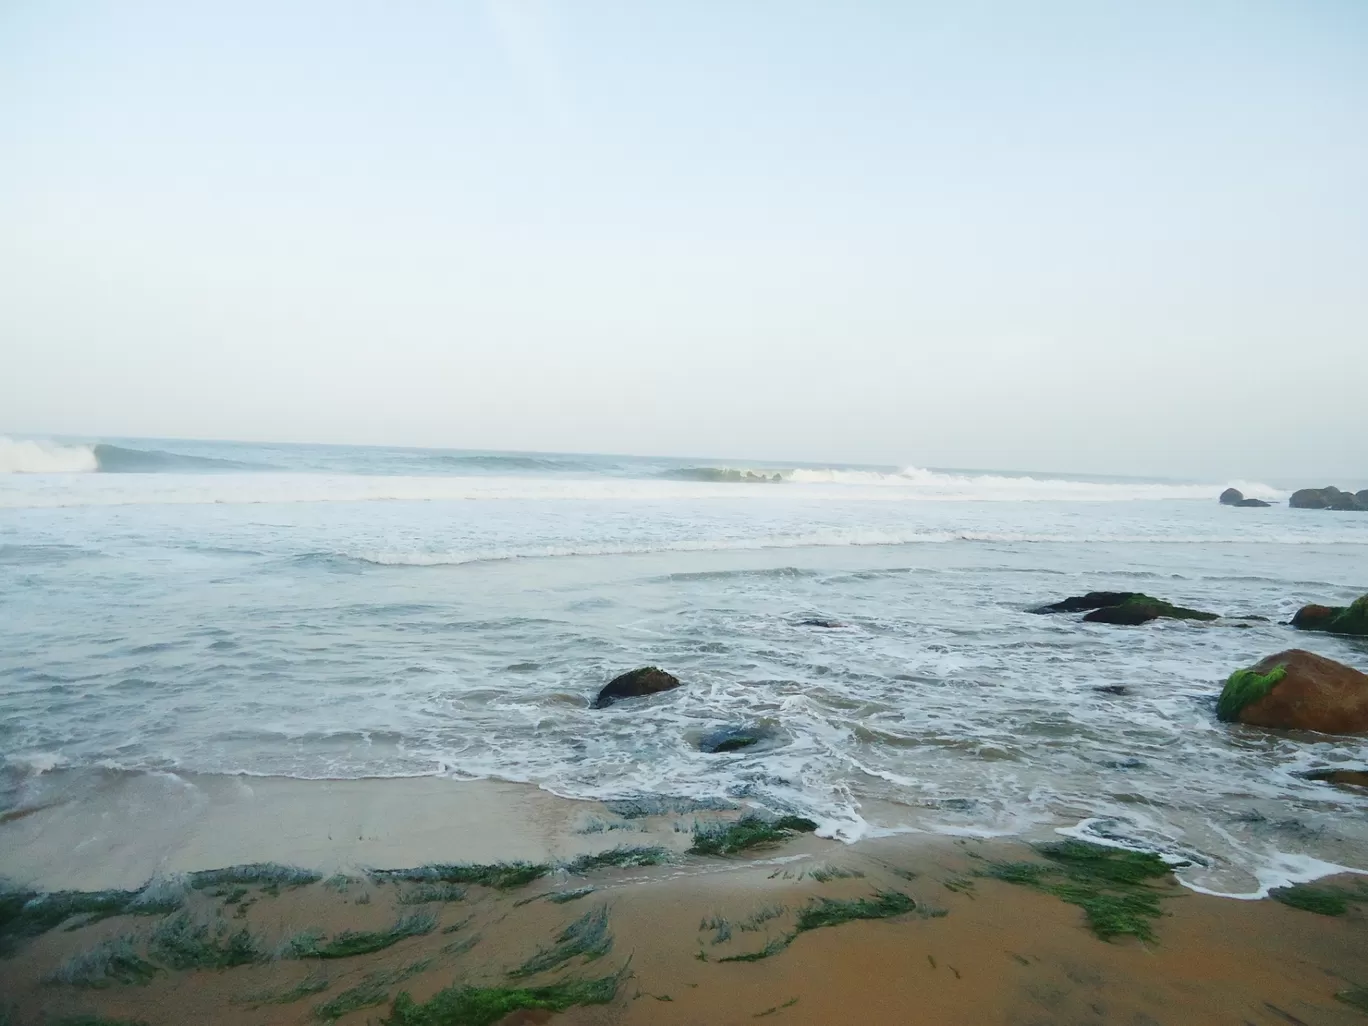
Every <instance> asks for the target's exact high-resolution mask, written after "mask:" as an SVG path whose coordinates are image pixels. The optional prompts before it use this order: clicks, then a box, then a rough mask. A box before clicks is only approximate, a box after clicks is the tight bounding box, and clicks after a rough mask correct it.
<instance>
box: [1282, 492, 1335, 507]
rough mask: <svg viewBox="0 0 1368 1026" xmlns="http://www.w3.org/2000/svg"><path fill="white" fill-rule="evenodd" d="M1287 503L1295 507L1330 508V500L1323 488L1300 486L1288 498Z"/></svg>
mask: <svg viewBox="0 0 1368 1026" xmlns="http://www.w3.org/2000/svg"><path fill="white" fill-rule="evenodd" d="M1287 504H1288V505H1289V506H1291V507H1292V508H1293V509H1329V508H1330V500H1329V499H1328V498H1326V495H1325V491H1324V489H1321V488H1298V489H1297V490H1296V491H1295V492H1293V493H1292V497H1291V498H1290V499H1288V500H1287Z"/></svg>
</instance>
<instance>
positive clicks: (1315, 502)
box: [1287, 485, 1368, 513]
mask: <svg viewBox="0 0 1368 1026" xmlns="http://www.w3.org/2000/svg"><path fill="white" fill-rule="evenodd" d="M1366 496H1368V488H1365V489H1364V490H1363V491H1361V492H1358V493H1353V492H1344V491H1341V490H1340V489H1338V488H1336V487H1335V486H1334V485H1326V486H1325V487H1324V488H1299V489H1297V490H1296V491H1295V492H1293V493H1292V497H1291V498H1290V499H1288V500H1287V504H1288V505H1289V506H1291V507H1292V508H1293V509H1333V510H1339V511H1341V512H1356V513H1361V512H1368V499H1365V497H1366Z"/></svg>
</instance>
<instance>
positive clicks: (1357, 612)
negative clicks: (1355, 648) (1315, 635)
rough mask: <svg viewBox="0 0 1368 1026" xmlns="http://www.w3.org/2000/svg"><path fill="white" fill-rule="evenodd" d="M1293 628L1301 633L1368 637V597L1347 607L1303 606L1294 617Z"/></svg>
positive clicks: (1365, 596)
mask: <svg viewBox="0 0 1368 1026" xmlns="http://www.w3.org/2000/svg"><path fill="white" fill-rule="evenodd" d="M1292 626H1293V627H1295V628H1296V629H1297V630H1299V631H1325V632H1326V633H1327V634H1357V635H1359V636H1360V637H1368V595H1363V596H1360V597H1359V598H1357V599H1355V600H1354V601H1353V602H1351V603H1350V604H1349V605H1347V606H1318V605H1314V604H1313V605H1309V606H1302V607H1301V608H1300V609H1298V610H1297V614H1296V615H1295V616H1294V617H1292Z"/></svg>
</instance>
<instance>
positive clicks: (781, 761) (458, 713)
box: [0, 439, 1368, 894]
mask: <svg viewBox="0 0 1368 1026" xmlns="http://www.w3.org/2000/svg"><path fill="white" fill-rule="evenodd" d="M1231 483H1234V484H1235V485H1236V486H1237V487H1240V488H1241V489H1242V490H1244V491H1245V493H1246V494H1247V495H1251V496H1255V497H1262V498H1267V499H1270V500H1278V499H1283V498H1285V497H1286V492H1285V491H1283V490H1281V489H1280V488H1278V487H1275V486H1270V485H1267V484H1262V483H1259V482H1225V481H1211V482H1183V481H1164V480H1137V479H1129V478H1119V477H1096V476H1093V477H1087V476H1076V475H1059V474H1022V473H1006V472H980V471H940V470H929V469H920V468H898V467H867V466H846V465H839V466H838V465H826V464H815V463H814V464H794V463H781V462H763V461H760V462H746V461H722V460H706V459H697V460H684V459H673V458H670V459H666V458H646V457H624V456H606V455H565V454H553V453H499V452H469V451H459V450H436V449H417V448H375V447H352V446H320V445H287V444H248V443H228V442H212V443H211V442H189V441H173V440H160V441H147V440H121V439H107V440H85V441H82V442H73V441H64V442H49V441H23V440H15V439H3V440H0V753H3V760H4V771H3V774H4V775H3V780H2V781H0V786H3V794H0V799H3V804H4V805H6V806H9V807H13V806H15V805H16V804H21V803H23V804H33V803H41V802H42V800H43V797H44V788H45V787H46V786H47V781H48V780H50V779H52V778H53V776H54V774H55V772H56V771H59V770H60V771H63V772H64V773H65V774H66V777H65V778H64V779H65V780H66V781H67V782H68V783H66V784H64V785H63V786H64V787H65V786H69V780H70V778H71V776H70V775H71V774H72V773H78V774H80V773H84V774H88V776H89V781H90V784H89V786H90V787H92V788H94V787H98V786H99V781H100V780H102V779H106V778H107V777H108V776H109V775H110V774H151V773H155V774H174V775H203V774H248V775H280V776H290V777H300V778H339V777H340V778H353V777H357V778H359V777H404V776H449V777H455V778H467V779H468V778H496V779H502V780H509V781H524V782H530V783H533V784H536V785H537V786H539V787H541V788H544V789H546V790H547V791H550V792H553V793H555V794H557V795H561V796H565V797H570V798H600V799H602V798H610V799H611V798H622V797H628V796H638V795H643V794H648V795H672V796H684V797H689V798H692V799H708V800H716V801H718V802H719V803H721V802H728V803H748V804H753V805H756V806H760V807H764V808H769V809H773V810H775V811H784V812H797V813H802V814H805V815H808V816H811V817H812V818H814V819H816V820H817V821H818V822H819V823H820V824H821V828H822V832H823V833H825V834H827V835H830V836H836V837H839V838H842V839H845V840H856V839H858V838H861V837H865V836H871V835H879V834H889V833H898V832H911V831H925V832H936V833H949V834H967V835H979V836H988V835H999V834H1002V835H1006V834H1024V835H1028V836H1029V835H1031V834H1032V833H1039V832H1041V831H1065V832H1068V833H1073V834H1076V835H1079V836H1087V837H1092V838H1095V839H1102V840H1108V841H1112V842H1115V843H1123V844H1132V845H1138V846H1143V847H1148V848H1154V849H1157V850H1160V851H1163V852H1166V853H1169V854H1172V855H1174V856H1176V857H1181V858H1184V859H1187V860H1189V861H1190V862H1191V863H1192V864H1191V865H1190V866H1188V867H1187V868H1185V869H1183V870H1182V871H1181V875H1182V877H1183V879H1184V880H1185V882H1187V883H1188V884H1189V885H1190V886H1194V887H1197V888H1200V889H1207V890H1212V891H1215V892H1219V893H1237V894H1246V893H1256V892H1258V891H1260V890H1265V889H1266V888H1267V887H1268V886H1270V885H1272V884H1274V883H1277V882H1280V881H1283V880H1288V879H1305V878H1310V877H1314V876H1315V875H1318V874H1319V873H1321V872H1324V871H1325V869H1326V867H1328V866H1348V867H1351V868H1358V869H1368V815H1366V814H1368V796H1365V795H1363V794H1362V793H1355V792H1352V791H1350V790H1349V789H1345V788H1337V787H1334V786H1332V785H1329V784H1325V783H1321V782H1317V781H1314V780H1311V779H1308V777H1307V774H1308V773H1310V772H1312V771H1315V770H1317V769H1324V768H1330V767H1337V766H1342V767H1358V768H1362V767H1364V766H1365V765H1368V745H1366V744H1365V743H1364V741H1363V740H1355V739H1352V738H1334V737H1324V736H1316V735H1310V734H1306V735H1285V734H1279V733H1271V732H1266V731H1260V730H1255V729H1251V728H1244V727H1231V726H1228V725H1225V724H1221V723H1218V722H1217V720H1216V718H1215V713H1214V707H1215V698H1216V695H1217V694H1218V692H1219V690H1220V686H1221V684H1222V682H1223V681H1224V679H1225V678H1226V676H1227V675H1228V674H1229V673H1230V672H1231V671H1232V670H1235V669H1237V668H1240V667H1242V666H1246V665H1248V664H1250V663H1252V662H1254V661H1255V660H1257V659H1259V658H1261V657H1262V656H1265V655H1268V654H1271V653H1273V652H1276V651H1279V650H1281V649H1285V648H1291V647H1302V648H1307V649H1310V650H1313V651H1316V652H1319V653H1321V654H1324V655H1327V656H1330V657H1332V658H1336V659H1339V660H1341V661H1344V662H1348V663H1351V664H1354V665H1357V666H1360V667H1365V666H1368V643H1365V642H1364V641H1363V640H1362V639H1349V638H1337V637H1331V636H1325V635H1305V634H1294V632H1292V631H1291V630H1290V629H1289V628H1288V627H1286V626H1285V621H1286V620H1287V619H1288V618H1289V616H1290V615H1291V614H1292V612H1293V611H1295V610H1296V609H1297V607H1298V606H1300V605H1302V604H1304V603H1307V602H1312V601H1316V602H1325V603H1343V602H1346V601H1348V600H1351V599H1353V598H1354V597H1356V596H1357V595H1359V594H1362V593H1363V592H1365V591H1368V515H1355V514H1352V513H1331V512H1322V511H1305V510H1293V509H1289V508H1287V507H1286V506H1285V505H1283V504H1275V505H1274V506H1272V507H1271V508H1267V509H1235V508H1229V507H1222V506H1220V505H1218V504H1217V501H1216V497H1217V495H1218V494H1219V492H1220V491H1221V489H1222V488H1224V487H1225V486H1226V485H1227V484H1231ZM1340 483H1341V484H1351V485H1361V484H1362V482H1340ZM1101 589H1114V590H1138V591H1145V592H1149V593H1152V594H1156V595H1159V596H1161V597H1163V598H1167V599H1169V600H1171V601H1174V602H1177V603H1180V604H1182V605H1188V606H1195V607H1198V608H1203V609H1209V610H1212V611H1214V612H1218V613H1221V614H1223V615H1225V616H1228V617H1265V618H1267V619H1265V620H1253V621H1243V622H1242V624H1240V625H1237V623H1236V621H1234V620H1223V621H1218V622H1216V623H1211V624H1200V623H1186V622H1176V621H1174V622H1159V623H1154V624H1149V625H1146V626H1144V627H1140V628H1124V627H1114V626H1107V625H1092V624H1084V623H1081V622H1079V620H1078V619H1077V618H1075V617H1071V616H1039V615H1035V614H1033V613H1031V612H1030V610H1031V609H1032V608H1033V607H1035V606H1039V605H1041V604H1044V603H1047V602H1052V601H1055V600H1057V599H1060V598H1063V597H1065V596H1068V595H1073V594H1080V593H1082V592H1086V591H1092V590H1101ZM811 619H821V620H829V621H832V622H835V623H836V624H838V626H834V627H819V626H813V625H811V624H808V623H804V621H806V620H811ZM648 664H650V665H658V666H661V667H663V668H665V669H668V670H669V671H671V672H672V673H674V674H676V675H677V676H679V677H680V678H681V679H682V680H683V681H684V682H685V686H684V687H682V688H680V689H678V690H676V691H673V692H670V693H668V694H664V695H659V696H656V697H653V698H650V699H645V700H640V701H632V702H626V703H622V704H619V705H616V706H614V707H612V708H610V709H606V710H593V709H591V708H590V707H589V703H590V701H591V700H592V698H593V697H594V695H595V693H596V692H597V690H598V688H600V687H601V686H602V685H603V684H604V683H605V682H606V681H607V680H609V679H610V678H611V677H612V676H614V675H616V674H617V673H620V672H622V671H624V670H628V669H631V668H633V667H636V666H641V665H648ZM737 725H747V726H752V727H758V728H762V729H763V730H764V731H765V733H766V735H767V737H766V740H764V741H763V742H761V743H760V744H758V745H756V746H755V747H753V748H749V749H744V750H741V751H737V752H732V753H725V754H708V753H705V752H702V751H700V750H699V747H698V741H699V739H700V738H701V737H702V736H703V735H705V734H707V733H708V732H710V731H712V730H715V729H717V728H719V727H724V726H737Z"/></svg>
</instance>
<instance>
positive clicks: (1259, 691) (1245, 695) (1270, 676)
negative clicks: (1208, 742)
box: [1216, 666, 1287, 723]
mask: <svg viewBox="0 0 1368 1026" xmlns="http://www.w3.org/2000/svg"><path fill="white" fill-rule="evenodd" d="M1286 676H1287V667H1286V666H1275V667H1273V669H1271V670H1269V671H1268V672H1267V673H1260V672H1259V671H1258V670H1256V669H1253V668H1250V669H1244V670H1236V671H1235V672H1234V673H1232V674H1231V675H1230V677H1229V678H1228V679H1227V680H1226V683H1225V687H1224V688H1222V689H1221V697H1220V698H1218V699H1217V700H1216V718H1217V719H1218V720H1222V721H1224V722H1226V723H1233V722H1234V721H1235V720H1236V719H1237V718H1238V717H1239V715H1240V710H1242V709H1243V708H1244V707H1245V706H1247V705H1249V704H1250V703H1251V702H1257V701H1258V700H1259V699H1261V698H1263V697H1264V696H1265V695H1267V694H1268V693H1269V692H1270V691H1272V690H1273V688H1274V687H1275V686H1276V685H1277V684H1278V682H1279V681H1280V680H1282V679H1283V678H1284V677H1286Z"/></svg>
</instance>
